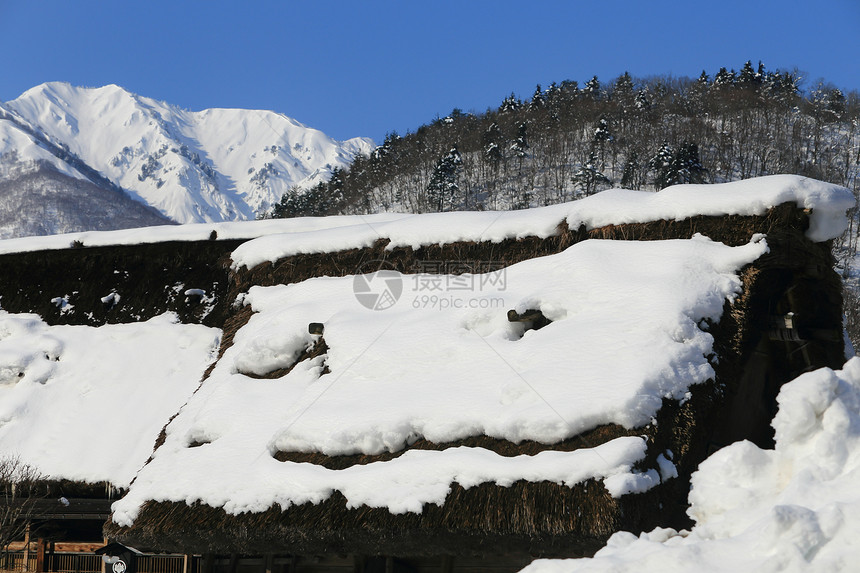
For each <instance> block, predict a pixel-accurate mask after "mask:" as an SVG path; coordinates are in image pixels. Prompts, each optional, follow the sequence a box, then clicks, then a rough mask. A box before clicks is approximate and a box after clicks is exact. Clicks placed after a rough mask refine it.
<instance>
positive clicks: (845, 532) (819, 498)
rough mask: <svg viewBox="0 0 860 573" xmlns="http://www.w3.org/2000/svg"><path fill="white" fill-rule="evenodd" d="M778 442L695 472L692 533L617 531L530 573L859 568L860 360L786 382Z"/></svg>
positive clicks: (727, 454)
mask: <svg viewBox="0 0 860 573" xmlns="http://www.w3.org/2000/svg"><path fill="white" fill-rule="evenodd" d="M778 401H779V412H778V413H777V415H776V417H775V418H774V420H773V427H774V429H775V430H776V448H775V449H774V450H762V449H760V448H758V447H757V446H755V445H753V444H751V443H749V442H738V443H735V444H732V445H731V446H728V447H726V448H723V449H722V450H720V451H718V452H716V453H715V454H713V455H712V456H711V457H710V458H708V459H707V460H705V461H704V462H702V464H701V466H700V467H699V470H698V471H697V472H696V473H695V474H693V479H692V489H691V491H690V503H691V507H690V509H689V513H690V516H691V517H693V518H694V519H695V520H696V526H695V527H694V528H693V530H692V531H689V532H687V531H684V532H680V533H679V532H676V531H674V530H671V529H655V530H654V531H652V532H650V533H643V534H642V535H640V536H639V537H636V536H634V535H632V534H630V533H626V532H621V533H616V534H615V535H614V536H613V537H611V538H610V539H609V542H608V543H607V546H606V547H605V548H604V549H601V550H600V551H598V553H597V554H596V555H595V557H594V558H593V559H576V560H560V561H549V560H546V561H536V562H534V563H533V564H532V565H530V566H529V567H527V568H526V569H524V570H523V571H524V572H528V573H572V572H580V571H583V572H584V571H588V572H600V571H606V572H609V571H612V572H613V573H621V572H624V571H631V572H633V571H636V572H644V571H661V572H662V571H714V572H720V571H725V572H727V573H734V572H736V571H798V572H801V571H803V572H812V571H856V570H857V563H858V562H860V545H858V544H857V534H858V532H860V489H858V487H857V484H858V483H860V358H852V359H851V360H849V361H848V362H847V363H846V364H845V366H844V367H843V369H842V370H840V371H836V372H834V371H833V370H831V369H829V368H824V369H821V370H817V371H815V372H811V373H807V374H804V375H802V376H800V377H798V378H797V379H795V380H794V381H792V382H790V383H788V384H786V385H785V386H783V388H782V390H781V391H780V394H779V398H778Z"/></svg>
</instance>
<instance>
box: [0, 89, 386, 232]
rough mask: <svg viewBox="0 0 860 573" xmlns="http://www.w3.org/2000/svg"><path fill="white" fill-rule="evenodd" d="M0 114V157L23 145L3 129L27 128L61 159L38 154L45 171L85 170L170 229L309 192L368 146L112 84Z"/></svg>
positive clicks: (268, 114)
mask: <svg viewBox="0 0 860 573" xmlns="http://www.w3.org/2000/svg"><path fill="white" fill-rule="evenodd" d="M5 108H6V109H7V110H8V111H7V113H6V114H5V115H9V114H11V115H13V116H14V117H15V120H16V121H15V122H14V123H13V122H12V121H2V119H4V117H5V115H4V114H3V112H2V111H0V155H5V154H8V153H9V152H10V151H18V152H19V153H18V155H19V157H18V159H21V157H20V151H19V149H20V147H21V146H25V143H26V142H23V141H22V140H21V137H20V135H19V136H18V137H17V138H13V137H11V136H10V135H8V134H9V133H11V131H12V130H14V129H17V130H18V131H21V126H22V125H24V126H27V127H28V128H29V131H31V132H32V133H31V134H30V135H31V137H30V139H34V138H35V139H37V140H42V141H44V142H48V143H50V144H52V145H56V146H57V147H58V148H60V149H62V150H63V153H54V154H53V157H47V155H50V154H44V153H42V154H39V153H36V152H34V153H30V154H29V155H27V156H26V157H25V159H31V157H30V155H39V157H38V158H39V159H44V160H49V161H51V162H52V163H53V164H54V165H55V167H57V168H58V169H60V170H62V171H63V172H66V173H70V171H69V169H68V168H67V167H66V168H64V167H63V166H62V165H60V164H62V163H63V158H62V157H58V156H62V155H66V154H67V155H69V156H72V157H74V158H76V159H78V160H80V161H81V162H83V163H85V164H86V165H88V166H89V167H91V168H92V169H93V170H94V171H95V172H97V173H99V174H101V175H102V176H104V177H105V178H106V179H108V180H109V181H110V182H112V183H113V184H115V185H117V186H119V187H121V188H123V189H124V190H126V191H127V192H128V193H129V194H130V195H132V197H134V198H135V199H138V200H139V201H141V202H143V203H145V204H148V205H151V206H153V207H155V208H156V209H157V210H158V211H160V212H161V213H162V214H164V215H166V216H168V217H170V218H171V219H173V220H175V221H178V222H180V223H193V222H217V221H235V220H246V219H253V218H255V217H256V216H257V215H259V214H261V213H264V212H267V211H268V210H269V209H270V207H271V205H272V204H273V203H275V202H277V201H278V200H279V199H280V198H281V196H282V195H283V194H284V193H285V192H286V191H287V190H288V189H290V188H291V187H294V186H298V187H300V188H308V187H311V186H313V185H315V184H317V183H319V182H320V181H324V180H326V179H327V178H328V177H329V175H330V173H331V170H332V169H333V168H335V167H345V166H347V165H348V164H349V163H350V162H351V161H352V159H353V158H354V157H355V155H357V154H369V153H370V152H371V151H372V149H373V147H374V144H373V141H372V140H370V139H368V138H353V139H350V140H347V141H335V140H334V139H332V138H330V137H328V136H327V135H325V134H324V133H322V132H321V131H319V130H316V129H312V128H309V127H307V126H305V125H303V124H301V123H299V122H298V121H296V120H294V119H292V118H290V117H287V116H286V115H283V114H280V113H276V112H272V111H263V110H244V109H220V108H216V109H206V110H203V111H198V112H193V111H188V110H185V109H182V108H180V107H178V106H174V105H171V104H168V103H165V102H161V101H157V100H154V99H151V98H147V97H144V96H140V95H137V94H133V93H131V92H129V91H127V90H125V89H123V88H122V87H120V86H117V85H113V84H111V85H107V86H103V87H99V88H83V87H76V86H72V85H70V84H68V83H64V82H49V83H45V84H42V85H39V86H36V87H34V88H32V89H30V90H28V91H26V92H25V93H23V94H22V95H21V96H20V97H18V98H17V99H15V100H13V101H10V102H7V103H6V104H5Z"/></svg>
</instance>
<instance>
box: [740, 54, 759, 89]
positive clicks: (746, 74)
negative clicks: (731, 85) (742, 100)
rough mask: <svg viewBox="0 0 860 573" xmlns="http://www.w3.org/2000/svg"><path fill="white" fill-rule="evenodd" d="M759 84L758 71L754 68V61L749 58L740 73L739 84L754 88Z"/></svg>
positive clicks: (743, 86)
mask: <svg viewBox="0 0 860 573" xmlns="http://www.w3.org/2000/svg"><path fill="white" fill-rule="evenodd" d="M757 84H758V82H757V81H756V73H755V70H753V67H752V62H751V61H750V60H747V61H746V63H745V64H744V67H743V68H741V72H740V74H738V80H737V85H738V87H742V88H752V87H755V86H756V85H757Z"/></svg>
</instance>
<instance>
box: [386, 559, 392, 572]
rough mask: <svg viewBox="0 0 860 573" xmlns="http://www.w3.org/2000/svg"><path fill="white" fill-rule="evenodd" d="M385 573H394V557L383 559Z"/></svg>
mask: <svg viewBox="0 0 860 573" xmlns="http://www.w3.org/2000/svg"><path fill="white" fill-rule="evenodd" d="M385 573H394V557H386V558H385Z"/></svg>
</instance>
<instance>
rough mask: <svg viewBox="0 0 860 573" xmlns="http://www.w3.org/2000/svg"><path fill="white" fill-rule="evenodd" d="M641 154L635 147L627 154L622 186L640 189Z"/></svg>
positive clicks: (622, 173)
mask: <svg viewBox="0 0 860 573" xmlns="http://www.w3.org/2000/svg"><path fill="white" fill-rule="evenodd" d="M640 169H641V167H640V166H639V154H637V153H636V150H635V149H632V150H630V155H628V156H627V161H625V162H624V169H623V170H622V172H621V186H622V187H623V188H625V189H639V187H640V183H639V171H640Z"/></svg>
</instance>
